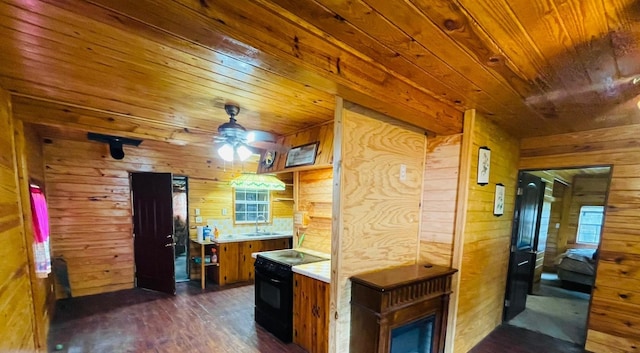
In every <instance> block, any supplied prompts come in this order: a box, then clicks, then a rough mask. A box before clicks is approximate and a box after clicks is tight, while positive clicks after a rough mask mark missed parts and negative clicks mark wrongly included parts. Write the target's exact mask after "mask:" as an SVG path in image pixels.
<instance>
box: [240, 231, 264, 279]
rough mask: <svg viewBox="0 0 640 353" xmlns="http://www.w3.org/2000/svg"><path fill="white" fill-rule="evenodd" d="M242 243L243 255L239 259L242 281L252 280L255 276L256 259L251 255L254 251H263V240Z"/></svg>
mask: <svg viewBox="0 0 640 353" xmlns="http://www.w3.org/2000/svg"><path fill="white" fill-rule="evenodd" d="M240 244H241V251H240V252H241V255H240V258H239V259H238V261H239V263H238V265H239V267H240V278H239V280H240V281H252V280H253V279H254V277H255V268H254V266H253V264H254V259H253V257H252V256H251V254H253V253H254V252H259V251H262V250H261V249H262V241H260V240H255V241H245V242H242V243H240Z"/></svg>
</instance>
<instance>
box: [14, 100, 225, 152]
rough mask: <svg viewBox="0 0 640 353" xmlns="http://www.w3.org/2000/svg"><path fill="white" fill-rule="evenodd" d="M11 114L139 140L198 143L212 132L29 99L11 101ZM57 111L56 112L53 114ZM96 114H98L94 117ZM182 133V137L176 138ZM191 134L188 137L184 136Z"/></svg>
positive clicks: (29, 119) (210, 135) (35, 122)
mask: <svg viewBox="0 0 640 353" xmlns="http://www.w3.org/2000/svg"><path fill="white" fill-rule="evenodd" d="M15 102H16V103H14V116H15V117H16V118H17V119H20V120H22V121H25V122H29V123H33V124H44V125H52V126H67V127H71V128H76V129H78V128H81V129H83V130H85V131H94V132H95V131H98V132H100V133H102V132H105V133H109V134H112V135H113V134H116V135H122V136H124V137H134V138H143V139H148V138H152V139H160V140H162V141H167V142H172V141H173V142H179V141H185V142H190V143H193V142H198V141H201V142H202V143H204V142H205V141H208V143H212V141H213V133H212V132H202V131H199V130H197V129H193V130H189V132H186V131H184V129H182V128H175V127H172V126H168V125H164V124H162V123H159V122H155V121H153V122H149V121H142V122H139V120H140V119H139V118H137V117H132V116H126V115H125V116H121V115H116V117H114V116H113V115H111V114H109V113H103V112H99V114H96V113H98V112H91V113H93V114H88V113H83V112H82V111H80V112H78V110H83V109H78V108H75V107H68V106H67V107H65V106H63V105H57V106H56V105H51V104H49V105H42V104H40V103H37V102H35V101H32V100H27V101H15ZM56 112H60V113H56ZM96 115H98V116H96ZM180 136H182V137H183V138H179V137H180ZM186 136H191V137H192V138H185V137H186Z"/></svg>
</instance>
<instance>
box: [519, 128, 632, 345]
mask: <svg viewBox="0 0 640 353" xmlns="http://www.w3.org/2000/svg"><path fill="white" fill-rule="evenodd" d="M638 134H640V125H629V126H624V127H617V128H608V129H599V130H593V131H585V132H576V133H568V134H560V135H554V136H547V137H536V138H527V139H523V140H522V143H521V160H520V167H521V168H522V169H551V168H565V167H583V166H595V165H612V166H613V168H612V175H611V184H610V188H609V196H608V200H607V207H606V211H605V219H604V227H603V231H602V240H601V244H600V261H599V262H598V268H597V273H596V282H595V289H594V291H593V297H592V302H591V309H590V313H589V322H588V328H589V331H588V334H587V344H586V349H587V350H590V351H592V352H612V353H622V352H630V351H634V350H636V348H637V347H639V346H640V338H639V337H638V328H639V327H640V289H638V288H640V271H639V269H640V230H639V229H640V213H638V207H640V178H638V174H639V173H640V159H638V156H639V155H640V144H638V140H637V136H638Z"/></svg>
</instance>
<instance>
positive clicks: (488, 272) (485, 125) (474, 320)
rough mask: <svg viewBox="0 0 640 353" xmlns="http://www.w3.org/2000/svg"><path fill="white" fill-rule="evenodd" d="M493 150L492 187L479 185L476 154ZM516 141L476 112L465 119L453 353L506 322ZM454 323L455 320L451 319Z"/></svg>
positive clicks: (458, 220) (465, 349) (455, 256)
mask: <svg viewBox="0 0 640 353" xmlns="http://www.w3.org/2000/svg"><path fill="white" fill-rule="evenodd" d="M481 146H488V147H489V148H490V149H491V169H490V177H489V184H488V185H485V186H480V185H478V184H477V182H476V181H477V165H478V148H479V147H481ZM518 152H519V151H518V140H517V139H515V138H513V137H511V136H510V135H509V134H507V133H506V132H505V131H504V130H502V129H501V128H499V127H498V126H497V125H495V124H494V123H492V122H491V121H490V120H488V119H487V118H485V117H483V116H481V115H479V114H476V113H475V111H473V110H471V111H467V112H466V113H465V127H464V136H463V145H462V158H461V173H460V179H461V181H460V188H461V189H464V192H460V194H459V197H460V198H461V199H462V201H461V202H459V206H458V207H459V208H458V214H459V217H458V219H457V222H456V226H457V229H456V243H457V245H456V247H455V249H454V258H453V267H454V268H457V269H458V270H459V276H458V278H457V281H456V283H455V285H456V288H455V289H454V293H453V297H452V306H453V308H454V309H453V310H452V311H453V312H454V316H455V318H453V319H452V321H450V322H451V325H455V335H449V336H453V337H448V338H447V339H448V340H449V342H451V341H450V340H451V339H453V341H454V346H453V349H454V352H461V353H464V352H467V351H469V350H470V349H471V348H472V347H473V346H475V345H476V344H477V343H478V342H479V341H480V340H482V339H483V338H484V337H485V336H487V335H488V334H489V333H490V332H491V331H492V330H493V329H494V328H495V327H496V326H498V325H499V324H500V323H501V322H502V309H503V304H504V293H505V288H506V279H507V270H508V264H509V244H510V239H511V225H512V218H513V211H514V205H515V196H516V195H515V192H516V184H517V176H518V158H519V153H518ZM496 183H502V184H504V186H505V208H504V215H503V216H501V217H496V216H494V215H493V203H494V194H495V185H496ZM450 318H451V316H450Z"/></svg>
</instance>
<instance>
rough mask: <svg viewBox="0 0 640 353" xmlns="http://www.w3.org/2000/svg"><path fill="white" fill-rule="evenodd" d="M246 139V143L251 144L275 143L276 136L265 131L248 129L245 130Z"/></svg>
mask: <svg viewBox="0 0 640 353" xmlns="http://www.w3.org/2000/svg"><path fill="white" fill-rule="evenodd" d="M246 139H247V143H248V144H252V143H253V142H271V143H275V142H276V141H277V139H278V136H276V135H275V134H272V133H270V132H267V131H261V130H250V131H247V135H246Z"/></svg>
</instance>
